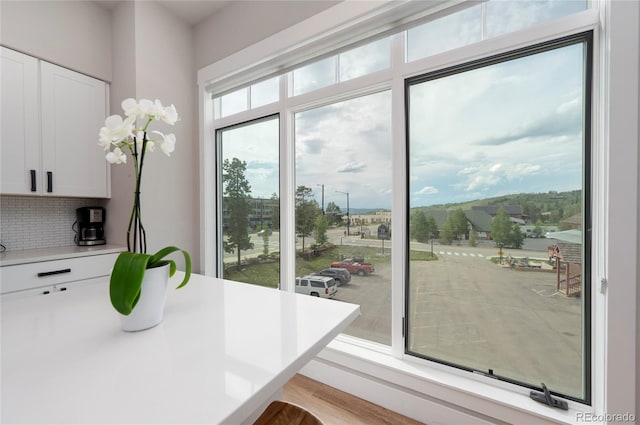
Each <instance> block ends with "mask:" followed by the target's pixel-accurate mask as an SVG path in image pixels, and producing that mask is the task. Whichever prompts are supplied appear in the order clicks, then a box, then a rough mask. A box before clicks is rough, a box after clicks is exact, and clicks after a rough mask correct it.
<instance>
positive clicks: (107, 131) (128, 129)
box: [98, 115, 135, 150]
mask: <svg viewBox="0 0 640 425" xmlns="http://www.w3.org/2000/svg"><path fill="white" fill-rule="evenodd" d="M134 121H135V117H127V118H126V119H125V120H122V117H121V116H120V115H111V116H110V117H107V119H106V120H105V121H104V124H105V126H104V127H102V128H101V129H100V135H99V142H98V143H99V144H100V146H102V148H103V149H104V150H108V149H109V146H110V145H111V143H114V144H115V143H120V142H122V141H123V140H125V139H126V138H127V137H129V136H131V135H132V134H133V122H134Z"/></svg>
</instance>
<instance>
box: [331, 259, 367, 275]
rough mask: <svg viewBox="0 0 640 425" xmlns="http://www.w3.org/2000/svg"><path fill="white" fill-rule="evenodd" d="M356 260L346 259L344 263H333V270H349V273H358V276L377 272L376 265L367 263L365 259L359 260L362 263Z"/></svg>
mask: <svg viewBox="0 0 640 425" xmlns="http://www.w3.org/2000/svg"><path fill="white" fill-rule="evenodd" d="M355 260H356V259H353V258H345V259H344V260H342V261H334V262H333V263H331V268H339V269H347V270H349V273H351V274H353V273H357V274H358V276H365V275H368V274H371V273H373V272H375V271H376V268H375V267H374V265H373V264H371V263H365V262H364V259H363V258H358V260H362V261H355Z"/></svg>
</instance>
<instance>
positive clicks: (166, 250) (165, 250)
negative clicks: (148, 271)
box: [148, 246, 191, 289]
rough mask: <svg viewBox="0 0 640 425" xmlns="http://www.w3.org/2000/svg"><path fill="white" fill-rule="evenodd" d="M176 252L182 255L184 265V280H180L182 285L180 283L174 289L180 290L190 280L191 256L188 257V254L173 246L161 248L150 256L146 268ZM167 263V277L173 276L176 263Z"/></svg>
mask: <svg viewBox="0 0 640 425" xmlns="http://www.w3.org/2000/svg"><path fill="white" fill-rule="evenodd" d="M176 251H180V252H182V255H184V263H185V271H184V279H183V280H182V283H180V285H178V287H177V288H176V289H180V288H182V287H183V286H185V285H186V284H187V283H188V282H189V278H191V256H189V253H188V252H187V251H185V250H183V249H180V248H178V247H175V246H168V247H166V248H162V249H161V250H160V251H158V252H156V253H155V254H153V255H152V256H151V259H150V260H149V265H148V267H149V268H151V267H155V266H156V265H157V264H158V263H160V262H161V261H162V259H163V258H164V257H166V256H167V255H169V254H171V253H173V252H176ZM165 261H167V260H165ZM168 262H169V275H170V276H173V274H174V273H175V272H176V263H175V262H174V261H173V260H168Z"/></svg>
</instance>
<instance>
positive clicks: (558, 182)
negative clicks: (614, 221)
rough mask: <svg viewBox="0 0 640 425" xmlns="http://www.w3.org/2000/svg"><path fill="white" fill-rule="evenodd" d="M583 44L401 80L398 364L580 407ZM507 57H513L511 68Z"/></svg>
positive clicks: (586, 186) (585, 387)
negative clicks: (404, 228) (405, 273)
mask: <svg viewBox="0 0 640 425" xmlns="http://www.w3.org/2000/svg"><path fill="white" fill-rule="evenodd" d="M587 38H588V36H587V35H585V36H580V37H578V38H577V39H575V38H574V39H570V40H565V41H561V42H555V43H551V44H550V45H544V46H538V47H536V48H532V49H529V50H527V51H524V52H516V53H515V54H509V55H505V56H504V57H498V58H491V59H490V60H487V61H484V62H482V63H479V64H478V63H475V64H473V65H470V66H462V67H457V68H454V69H450V70H445V71H441V72H437V73H431V74H426V75H424V76H419V77H416V78H414V79H411V80H410V81H409V82H408V85H407V97H408V105H409V106H408V108H409V110H408V120H409V124H408V129H409V134H408V150H409V173H410V185H409V194H408V198H409V208H408V213H409V217H410V226H409V227H410V231H409V234H410V237H411V239H413V240H414V241H415V242H414V243H412V244H411V246H412V247H415V246H416V245H418V246H420V245H421V248H417V249H421V250H424V251H432V252H433V253H434V254H435V257H434V258H432V259H430V260H432V261H423V260H422V259H418V260H413V259H412V260H411V261H410V263H409V278H408V282H407V293H408V299H407V308H408V311H407V323H408V335H407V339H406V349H407V351H408V352H410V353H412V354H415V355H418V356H423V357H426V358H429V359H433V360H436V361H439V362H444V363H447V364H452V365H456V366H459V367H461V368H465V369H469V370H472V371H474V372H479V373H482V374H485V375H487V376H492V377H496V378H499V379H504V380H508V381H517V382H521V383H524V384H525V385H527V386H531V387H538V386H539V385H540V383H541V382H542V383H545V384H546V386H547V387H548V388H549V389H550V390H551V391H554V392H557V393H561V394H563V395H566V396H568V397H571V398H574V399H576V400H588V399H589V379H590V378H589V370H590V365H589V354H588V353H589V352H590V347H589V343H588V341H589V338H588V335H589V328H590V325H589V321H588V318H589V316H588V311H589V306H590V302H589V300H590V296H589V294H590V290H589V289H590V258H591V256H590V249H589V247H590V244H589V230H590V218H589V217H590V213H589V211H590V208H589V193H590V192H589V191H590V183H589V173H590V171H589V170H590V162H589V149H590V143H589V137H588V129H589V127H590V125H589V122H590V121H589V118H588V111H589V110H590V108H589V96H588V93H589V92H590V80H589V77H588V74H589V72H590V71H589V69H590V66H589V63H590V61H589V60H588V56H589V51H590V46H589V43H588V41H587ZM514 56H515V57H514Z"/></svg>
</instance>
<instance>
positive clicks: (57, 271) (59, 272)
mask: <svg viewBox="0 0 640 425" xmlns="http://www.w3.org/2000/svg"><path fill="white" fill-rule="evenodd" d="M62 273H71V269H61V270H53V271H50V272H40V273H38V277H45V276H52V275H54V274H62Z"/></svg>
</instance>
